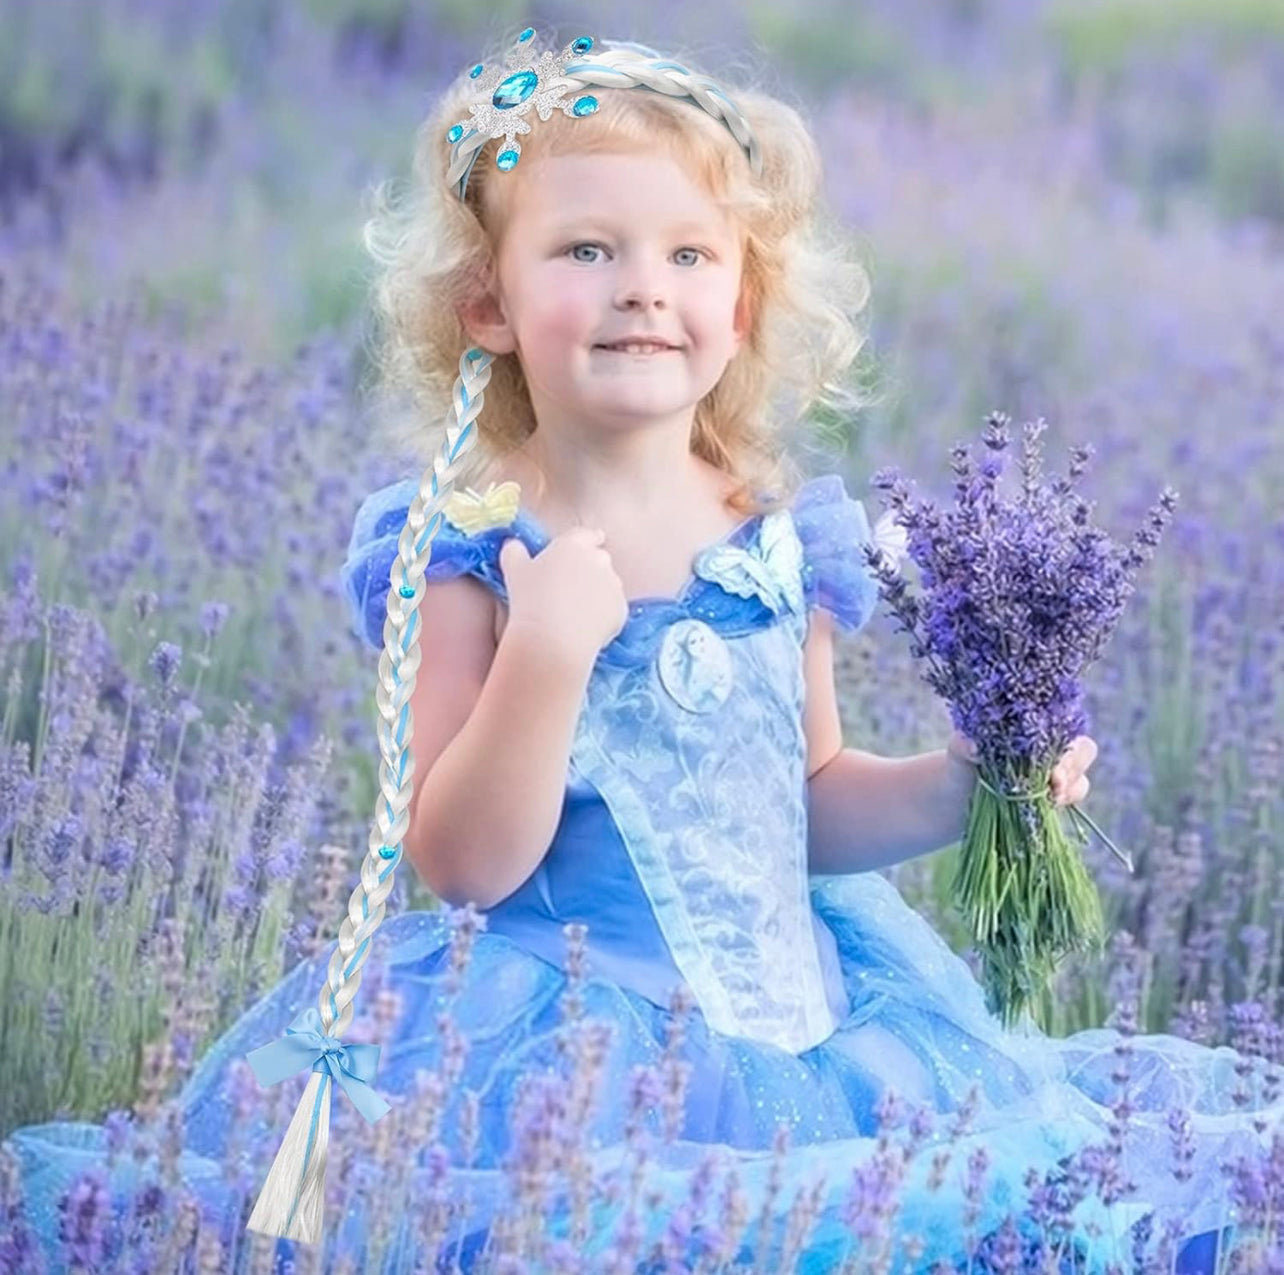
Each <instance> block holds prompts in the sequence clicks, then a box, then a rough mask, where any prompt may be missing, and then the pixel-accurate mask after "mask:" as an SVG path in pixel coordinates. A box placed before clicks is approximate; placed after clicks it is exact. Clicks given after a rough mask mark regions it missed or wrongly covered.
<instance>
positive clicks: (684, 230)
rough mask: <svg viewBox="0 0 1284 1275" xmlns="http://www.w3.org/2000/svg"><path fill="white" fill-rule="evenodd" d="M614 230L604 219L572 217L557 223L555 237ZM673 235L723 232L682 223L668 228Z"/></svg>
mask: <svg viewBox="0 0 1284 1275" xmlns="http://www.w3.org/2000/svg"><path fill="white" fill-rule="evenodd" d="M611 228H612V226H611V223H610V221H608V220H607V219H606V218H604V217H570V218H568V219H567V220H565V221H559V222H557V223H556V224H555V225H554V227H553V234H554V235H568V234H571V233H572V232H573V231H586V232H587V231H598V230H610V229H611ZM667 230H668V233H669V234H671V235H697V236H709V235H717V234H720V233H721V232H720V231H719V229H718V227H717V226H716V225H714V224H713V223H711V222H699V221H680V222H676V223H674V224H673V225H671V226H668V227H667Z"/></svg>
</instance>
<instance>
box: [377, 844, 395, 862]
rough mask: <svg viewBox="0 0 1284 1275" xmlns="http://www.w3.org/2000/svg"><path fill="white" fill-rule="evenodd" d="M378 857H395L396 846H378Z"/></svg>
mask: <svg viewBox="0 0 1284 1275" xmlns="http://www.w3.org/2000/svg"><path fill="white" fill-rule="evenodd" d="M379 857H380V858H381V859H395V858H396V857H397V847H396V846H380V847H379Z"/></svg>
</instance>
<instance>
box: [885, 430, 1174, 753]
mask: <svg viewBox="0 0 1284 1275" xmlns="http://www.w3.org/2000/svg"><path fill="white" fill-rule="evenodd" d="M1008 419H1009V418H1008V417H1006V416H1005V415H1003V414H1002V413H998V412H995V413H992V414H991V415H990V416H989V417H987V423H986V429H985V432H984V434H983V437H982V441H983V444H984V446H985V448H986V449H987V452H988V455H986V456H985V457H984V458H983V460H982V462H981V463H980V464H979V465H977V464H976V463H975V462H974V461H973V459H972V457H971V453H970V451H969V449H968V448H967V447H966V446H964V445H962V444H958V445H956V446H955V448H954V449H953V451H952V453H951V454H952V457H953V469H954V473H955V476H956V482H955V494H956V503H955V506H954V507H953V508H952V509H948V510H943V509H941V508H940V507H938V506H937V505H936V504H935V503H934V502H933V501H931V500H930V499H926V498H925V499H921V500H917V501H916V500H914V499H912V498H911V496H910V492H909V488H908V486H907V485H906V483H905V482H904V480H903V479H902V478H901V477H900V475H899V473H898V472H897V471H896V470H894V469H885V470H880V471H879V472H878V473H877V474H876V475H875V476H874V479H873V485H874V486H875V487H876V488H877V489H879V490H880V491H883V492H885V493H887V499H886V502H885V503H886V504H887V505H888V506H889V507H890V508H891V509H893V510H894V511H895V520H896V522H897V523H898V524H899V525H900V526H902V527H904V528H905V530H906V533H907V536H908V553H909V557H910V558H911V559H912V560H913V561H914V563H915V564H916V565H917V566H918V568H919V571H920V583H921V588H922V593H921V595H920V596H916V597H911V595H909V594H908V593H907V590H906V585H905V581H904V579H903V577H902V576H901V574H900V572H899V571H898V570H897V569H896V568H895V567H894V566H892V565H890V564H889V563H888V562H887V561H886V560H885V559H884V558H883V557H882V555H881V554H880V553H879V551H878V550H877V549H876V548H873V547H869V548H867V549H866V557H867V561H868V562H869V564H870V567H871V569H872V570H873V571H874V572H875V574H876V575H877V576H878V579H879V583H880V593H881V596H882V597H883V600H884V601H885V602H886V603H887V604H888V606H889V607H890V608H891V610H892V612H893V614H894V615H895V616H896V618H897V619H898V620H899V621H900V626H901V627H902V628H903V629H905V631H907V632H908V633H909V634H910V638H911V649H912V653H913V655H914V657H915V658H916V659H917V660H918V661H919V662H920V664H921V665H922V671H923V676H924V679H925V680H926V681H927V682H928V684H929V685H930V686H931V687H932V688H933V690H935V691H936V692H937V693H938V694H939V695H940V696H941V697H942V698H943V699H944V700H945V701H946V703H947V704H948V705H949V708H950V713H951V717H952V718H953V721H954V725H955V726H956V728H957V729H958V730H960V731H961V732H962V733H963V734H964V735H966V736H967V737H968V738H969V739H972V740H974V741H975V742H976V744H977V746H978V749H979V752H980V760H981V763H982V765H983V766H988V767H989V768H990V769H991V770H992V771H993V772H994V773H996V774H1005V775H1008V776H1011V777H1013V778H1015V777H1016V776H1017V775H1020V774H1024V773H1029V772H1030V771H1031V769H1033V768H1038V767H1048V766H1050V765H1051V764H1052V763H1053V762H1055V761H1056V759H1057V758H1058V757H1059V756H1060V755H1061V753H1062V752H1063V751H1064V750H1065V748H1066V746H1067V745H1068V744H1069V743H1070V741H1071V740H1072V739H1073V738H1074V737H1075V736H1076V735H1078V734H1080V733H1082V732H1083V730H1084V729H1085V726H1086V714H1085V712H1084V708H1083V690H1082V684H1081V678H1082V675H1083V672H1084V670H1085V669H1086V668H1087V667H1088V666H1089V665H1090V664H1091V663H1092V662H1093V661H1094V660H1095V659H1096V658H1097V657H1098V656H1099V655H1100V654H1101V652H1102V650H1103V649H1104V647H1105V645H1106V642H1107V641H1108V639H1109V637H1110V635H1111V634H1112V633H1113V632H1114V629H1115V627H1116V625H1117V624H1118V621H1119V618H1120V616H1121V614H1122V612H1123V607H1124V604H1125V602H1126V601H1127V599H1128V597H1129V596H1130V595H1131V593H1132V591H1133V588H1134V584H1133V578H1134V576H1135V574H1136V571H1137V569H1138V568H1139V567H1140V566H1141V564H1142V563H1143V562H1145V561H1146V560H1147V559H1148V558H1149V557H1150V556H1151V555H1152V554H1153V550H1154V547H1155V545H1156V544H1157V543H1158V540H1159V535H1160V533H1161V531H1162V529H1163V527H1164V526H1165V525H1166V523H1167V522H1168V520H1169V518H1170V516H1171V514H1172V511H1173V509H1174V507H1175V501H1176V494H1175V493H1173V492H1171V491H1170V490H1168V489H1165V491H1164V493H1163V494H1162V495H1161V497H1160V500H1159V503H1158V504H1157V505H1156V506H1155V508H1154V509H1152V510H1151V511H1150V513H1149V514H1148V516H1147V518H1146V521H1145V525H1144V526H1143V527H1142V529H1141V530H1140V531H1138V532H1137V534H1136V536H1135V537H1134V538H1133V541H1132V542H1131V544H1129V545H1126V546H1124V545H1117V544H1115V543H1114V542H1113V541H1112V540H1111V539H1110V538H1109V536H1107V535H1106V533H1105V532H1103V531H1101V530H1099V529H1097V528H1095V527H1092V526H1090V525H1088V523H1087V517H1088V512H1089V506H1088V505H1087V504H1086V502H1085V501H1083V500H1082V498H1081V497H1079V496H1078V495H1077V494H1076V493H1075V492H1074V491H1073V487H1074V483H1075V482H1076V481H1077V479H1078V477H1079V476H1080V475H1081V474H1082V473H1083V472H1084V469H1085V468H1086V464H1087V458H1088V454H1089V449H1087V448H1079V449H1076V450H1075V451H1074V453H1073V454H1072V461H1071V467H1070V473H1069V475H1068V476H1067V477H1066V478H1064V479H1057V480H1055V481H1054V482H1053V483H1052V484H1051V485H1049V484H1047V483H1045V482H1042V481H1041V475H1040V461H1041V453H1040V448H1039V437H1040V435H1041V434H1042V432H1043V430H1044V428H1045V425H1044V423H1043V421H1042V420H1040V421H1038V422H1035V423H1033V424H1030V425H1027V426H1026V427H1025V446H1024V450H1023V454H1022V457H1021V478H1022V481H1021V488H1020V493H1019V496H1018V497H1017V498H1015V499H1011V500H1009V499H1005V498H1004V497H1003V496H1002V495H1001V493H1000V491H999V486H998V483H999V479H1000V477H1001V476H1002V473H1003V464H1004V461H1005V459H1006V452H1007V447H1008V430H1007V422H1008Z"/></svg>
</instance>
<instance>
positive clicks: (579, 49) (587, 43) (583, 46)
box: [571, 35, 593, 53]
mask: <svg viewBox="0 0 1284 1275" xmlns="http://www.w3.org/2000/svg"><path fill="white" fill-rule="evenodd" d="M592 47H593V37H592V36H591V35H582V36H580V38H579V39H578V40H576V41H575V43H574V44H572V45H571V52H572V53H587V52H588V51H589V50H590V49H591V48H592Z"/></svg>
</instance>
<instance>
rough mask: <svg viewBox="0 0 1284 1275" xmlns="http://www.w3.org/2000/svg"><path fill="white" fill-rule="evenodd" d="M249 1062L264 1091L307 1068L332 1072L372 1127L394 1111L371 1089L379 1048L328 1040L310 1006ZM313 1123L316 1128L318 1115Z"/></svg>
mask: <svg viewBox="0 0 1284 1275" xmlns="http://www.w3.org/2000/svg"><path fill="white" fill-rule="evenodd" d="M245 1060H246V1062H248V1063H249V1064H250V1066H251V1067H252V1068H253V1069H254V1075H255V1076H256V1077H257V1079H258V1082H259V1084H261V1085H263V1086H264V1087H266V1086H268V1085H275V1084H279V1083H280V1082H281V1081H282V1080H284V1079H286V1077H287V1076H293V1075H296V1074H297V1073H298V1072H300V1071H302V1070H303V1069H304V1068H305V1067H310V1068H311V1070H313V1071H319V1072H323V1073H326V1072H328V1073H329V1079H332V1080H335V1081H337V1082H338V1084H339V1086H340V1087H341V1088H342V1089H343V1092H344V1093H346V1094H347V1095H348V1097H349V1098H351V1099H352V1105H353V1106H354V1107H356V1109H357V1110H358V1111H359V1112H360V1113H361V1114H362V1115H363V1116H364V1117H365V1118H366V1121H367V1123H369V1124H374V1122H375V1121H376V1120H378V1119H379V1117H380V1116H383V1115H385V1114H386V1113H387V1112H388V1111H389V1110H390V1109H391V1107H390V1104H389V1103H388V1102H386V1101H385V1100H384V1099H383V1098H381V1097H380V1096H379V1095H378V1094H377V1093H375V1091H374V1089H372V1088H371V1085H370V1082H371V1081H372V1080H374V1076H375V1071H376V1069H377V1068H378V1065H379V1046H378V1045H365V1044H354V1045H345V1044H344V1043H343V1042H342V1041H341V1040H339V1039H338V1037H336V1036H327V1035H326V1034H325V1029H324V1027H323V1026H322V1023H321V1015H320V1013H319V1012H318V1011H317V1007H316V1006H315V1005H309V1006H308V1008H307V1009H305V1010H304V1011H303V1012H302V1013H301V1014H300V1015H299V1016H298V1017H297V1018H296V1019H295V1020H294V1022H292V1023H291V1024H290V1025H289V1027H287V1028H286V1029H285V1035H284V1036H282V1037H281V1038H280V1039H279V1040H274V1041H272V1042H271V1043H269V1044H267V1045H260V1046H259V1048H258V1049H252V1050H250V1052H249V1053H248V1054H246V1055H245ZM312 1119H313V1123H314V1125H315V1123H316V1113H315V1112H314V1113H313V1117H312Z"/></svg>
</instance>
